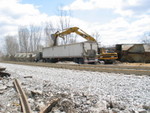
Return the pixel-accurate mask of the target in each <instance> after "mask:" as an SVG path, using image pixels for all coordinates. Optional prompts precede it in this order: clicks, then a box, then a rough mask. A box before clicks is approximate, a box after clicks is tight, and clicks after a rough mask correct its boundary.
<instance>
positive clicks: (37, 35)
mask: <svg viewBox="0 0 150 113" xmlns="http://www.w3.org/2000/svg"><path fill="white" fill-rule="evenodd" d="M41 33H42V29H41V27H37V26H34V25H30V28H29V35H30V36H29V43H30V45H29V51H30V52H34V51H36V50H39V47H40V41H41Z"/></svg>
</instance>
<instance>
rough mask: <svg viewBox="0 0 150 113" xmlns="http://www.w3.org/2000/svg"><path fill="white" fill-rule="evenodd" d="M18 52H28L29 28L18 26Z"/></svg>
mask: <svg viewBox="0 0 150 113" xmlns="http://www.w3.org/2000/svg"><path fill="white" fill-rule="evenodd" d="M18 36H19V48H20V52H26V53H27V52H29V36H30V34H29V30H28V28H27V27H24V26H23V27H20V28H19V30H18Z"/></svg>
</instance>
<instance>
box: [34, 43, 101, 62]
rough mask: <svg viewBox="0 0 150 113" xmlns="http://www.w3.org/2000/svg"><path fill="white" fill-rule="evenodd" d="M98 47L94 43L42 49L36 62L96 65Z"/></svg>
mask: <svg viewBox="0 0 150 113" xmlns="http://www.w3.org/2000/svg"><path fill="white" fill-rule="evenodd" d="M97 50H98V45H97V43H96V42H91V41H87V42H81V43H75V44H68V45H60V46H53V47H46V48H43V50H42V52H41V55H38V56H40V57H38V58H37V60H43V61H44V62H53V63H54V62H58V61H74V62H76V63H81V64H83V63H96V62H97V58H96V56H97V53H98V52H97Z"/></svg>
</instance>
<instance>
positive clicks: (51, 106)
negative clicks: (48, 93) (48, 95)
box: [39, 98, 60, 113]
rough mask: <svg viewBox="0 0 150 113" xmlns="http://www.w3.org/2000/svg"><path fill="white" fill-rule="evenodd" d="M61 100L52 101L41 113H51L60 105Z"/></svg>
mask: <svg viewBox="0 0 150 113" xmlns="http://www.w3.org/2000/svg"><path fill="white" fill-rule="evenodd" d="M59 100H60V99H59V98H55V99H53V100H51V101H50V103H49V104H48V105H47V106H46V107H45V108H43V109H42V110H41V111H40V112H39V113H49V112H50V111H51V110H52V108H53V107H55V105H56V104H57V103H58V101H59Z"/></svg>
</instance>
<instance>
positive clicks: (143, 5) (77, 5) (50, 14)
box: [0, 0, 150, 47]
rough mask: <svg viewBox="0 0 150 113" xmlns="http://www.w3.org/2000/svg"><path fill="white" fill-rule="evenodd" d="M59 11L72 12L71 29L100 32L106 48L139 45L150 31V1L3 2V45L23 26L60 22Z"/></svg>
mask: <svg viewBox="0 0 150 113" xmlns="http://www.w3.org/2000/svg"><path fill="white" fill-rule="evenodd" d="M59 9H61V10H66V11H67V10H70V11H71V20H70V21H71V26H77V27H79V28H81V29H82V30H84V31H86V32H87V33H89V34H91V33H93V32H98V33H99V34H100V35H101V39H100V41H101V42H102V44H103V45H108V44H116V43H139V42H140V41H141V40H142V38H143V35H144V34H146V33H148V32H150V1H149V0H0V41H1V46H2V43H4V36H6V35H16V34H17V30H18V26H20V25H30V24H36V25H41V24H42V23H44V22H46V21H52V22H53V23H56V20H57V18H58V10H59ZM1 46H0V47H1Z"/></svg>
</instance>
